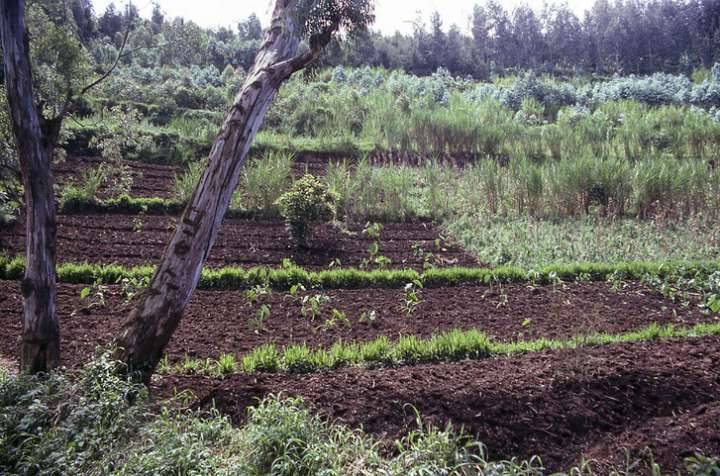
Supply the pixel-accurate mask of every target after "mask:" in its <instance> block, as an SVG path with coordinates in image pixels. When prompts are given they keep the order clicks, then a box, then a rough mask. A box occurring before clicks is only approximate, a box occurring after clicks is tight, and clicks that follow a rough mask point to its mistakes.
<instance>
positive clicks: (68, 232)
mask: <svg viewBox="0 0 720 476" xmlns="http://www.w3.org/2000/svg"><path fill="white" fill-rule="evenodd" d="M175 220H176V218H175V217H167V216H141V215H136V216H132V215H84V216H62V217H60V218H59V224H58V260H59V261H61V262H90V263H103V264H113V263H114V264H122V265H125V266H133V265H140V264H155V263H157V261H158V260H159V259H160V257H161V256H162V252H163V251H164V249H165V246H166V244H167V240H168V239H169V238H170V236H171V234H172V231H173V229H174V222H175ZM24 239H25V229H24V224H23V222H22V221H20V222H18V223H16V224H15V226H14V227H13V228H11V229H8V230H2V231H0V248H1V249H2V250H4V251H6V252H7V253H10V254H17V253H21V252H22V250H23V248H24ZM373 241H374V240H373V239H372V238H369V237H367V236H365V235H363V234H362V233H361V230H358V229H355V230H354V231H352V232H350V233H344V232H341V231H340V230H338V229H336V228H334V227H332V226H319V227H317V228H316V229H315V231H314V234H313V239H312V240H311V246H310V248H309V249H304V250H298V249H296V248H295V247H294V246H293V244H292V242H291V240H290V238H289V236H288V233H287V231H286V230H285V225H284V224H283V223H282V222H281V221H256V220H248V219H227V220H225V222H224V223H223V225H222V227H221V229H220V235H219V236H218V239H217V242H216V244H215V246H214V247H213V251H212V252H211V254H210V260H209V265H210V266H213V267H217V266H225V265H238V266H245V267H252V266H257V265H264V266H268V265H269V266H278V265H279V264H280V263H281V262H282V260H283V259H284V258H289V259H291V260H292V261H293V262H295V263H297V264H299V265H301V266H305V267H309V268H312V269H317V268H324V267H327V266H329V265H330V264H337V262H338V261H339V262H340V264H341V265H342V266H359V265H361V264H362V263H363V260H366V259H369V258H371V256H370V253H369V251H368V248H369V245H370V244H371V243H372V242H373ZM414 246H419V247H420V248H422V249H423V252H422V253H420V252H418V250H417V248H414ZM427 253H432V255H431V256H430V255H428V254H427ZM379 255H382V256H385V257H386V258H388V259H390V260H391V265H390V266H391V267H395V268H406V267H412V268H415V269H420V268H422V267H423V266H424V264H425V261H428V262H429V263H430V264H432V265H434V266H474V265H476V264H477V262H476V260H475V259H474V258H473V257H472V256H471V255H469V254H468V253H465V252H464V251H463V250H461V249H460V248H459V247H457V246H454V245H452V244H449V243H446V242H445V241H444V240H443V238H442V236H441V232H440V231H439V230H438V229H437V228H436V227H434V226H432V225H430V224H427V223H413V224H410V223H403V224H387V225H386V226H385V227H384V229H383V231H382V233H381V238H380V240H379Z"/></svg>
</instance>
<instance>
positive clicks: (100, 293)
mask: <svg viewBox="0 0 720 476" xmlns="http://www.w3.org/2000/svg"><path fill="white" fill-rule="evenodd" d="M107 292H108V287H107V286H105V285H104V284H102V279H100V278H98V279H96V280H95V283H94V284H93V285H92V286H88V287H86V288H83V289H82V290H81V291H80V300H81V301H82V302H83V303H84V304H85V305H84V306H83V307H82V308H81V309H79V311H80V312H82V313H84V314H89V313H90V312H91V311H92V310H93V309H102V308H104V307H105V306H106V305H107V300H106V299H105V295H106V294H107ZM76 313H77V310H76V311H73V313H72V315H75V314H76Z"/></svg>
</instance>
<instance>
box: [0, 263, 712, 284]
mask: <svg viewBox="0 0 720 476" xmlns="http://www.w3.org/2000/svg"><path fill="white" fill-rule="evenodd" d="M24 270H25V265H24V260H23V258H22V257H15V258H9V257H0V279H5V280H21V279H22V277H23V274H24ZM716 271H720V262H718V261H705V262H703V261H666V262H625V263H615V264H605V263H574V264H552V265H548V266H543V267H539V268H537V269H530V270H528V269H522V268H519V267H514V266H502V267H497V268H461V267H455V268H432V269H428V270H426V271H424V272H422V273H420V272H418V271H415V270H410V269H405V270H370V271H367V270H360V269H355V268H341V269H329V270H324V271H307V270H305V269H303V268H300V267H297V266H295V265H292V264H288V263H284V264H283V266H282V267H280V268H268V267H257V268H250V269H243V268H235V267H227V268H218V269H205V270H203V273H202V276H201V277H200V281H199V283H198V287H199V288H201V289H210V290H230V289H244V288H248V287H252V286H267V287H270V288H272V289H274V290H276V291H288V290H290V289H291V288H292V287H294V286H297V285H302V286H305V287H306V288H307V289H366V288H398V289H400V288H403V287H404V286H405V285H407V284H408V283H416V284H417V285H419V286H422V287H434V288H438V287H454V286H464V285H477V284H488V285H491V284H495V283H498V284H500V283H521V282H533V283H538V284H548V283H554V282H558V281H574V280H577V281H586V282H587V281H605V280H607V279H608V278H612V279H614V280H620V279H628V280H639V279H642V278H644V277H647V276H656V277H660V278H663V277H667V276H674V277H677V276H682V277H688V278H695V277H698V276H707V275H710V274H712V273H714V272H716ZM153 274H154V267H152V266H138V267H132V268H125V267H122V266H117V265H94V264H75V263H63V264H59V265H58V266H57V279H58V281H60V282H64V283H70V284H94V283H104V284H113V283H117V282H119V281H120V280H122V279H124V278H128V279H149V278H151V277H152V275H153Z"/></svg>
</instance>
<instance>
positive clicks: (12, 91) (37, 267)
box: [0, 0, 60, 373]
mask: <svg viewBox="0 0 720 476" xmlns="http://www.w3.org/2000/svg"><path fill="white" fill-rule="evenodd" d="M0 33H1V35H2V36H1V37H2V46H3V60H4V71H5V84H6V89H7V99H8V105H9V108H10V116H11V119H12V128H13V133H14V135H15V139H16V143H17V150H18V156H19V161H20V168H21V171H22V179H23V185H24V188H25V209H26V233H25V236H26V248H25V276H24V279H23V280H22V283H21V290H22V295H23V322H22V342H21V347H22V348H21V352H20V368H21V370H22V371H24V372H29V373H37V372H45V371H48V370H51V369H52V368H54V367H57V366H58V365H59V363H60V330H59V325H58V319H57V315H56V314H55V235H56V221H55V197H54V195H53V175H52V171H51V169H50V166H51V160H52V151H53V148H54V146H55V141H56V138H57V133H58V130H59V121H50V120H45V119H44V118H43V117H42V116H41V113H40V112H39V111H38V110H37V109H36V108H35V104H34V103H33V92H32V76H31V67H30V56H29V47H28V35H27V32H26V28H25V2H24V0H2V3H1V5H0Z"/></svg>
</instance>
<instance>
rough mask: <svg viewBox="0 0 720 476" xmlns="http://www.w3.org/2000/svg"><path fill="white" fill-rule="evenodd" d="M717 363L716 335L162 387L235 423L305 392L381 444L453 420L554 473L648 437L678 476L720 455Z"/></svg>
mask: <svg viewBox="0 0 720 476" xmlns="http://www.w3.org/2000/svg"><path fill="white" fill-rule="evenodd" d="M718 364H720V338H717V337H713V338H702V339H692V340H685V341H670V342H647V343H636V344H621V345H611V346H601V347H593V348H584V349H575V350H563V351H548V352H541V353H534V354H527V355H522V356H513V357H504V358H495V359H487V360H483V361H472V362H471V361H468V362H461V363H457V364H438V365H421V366H413V367H402V368H397V369H383V370H367V369H360V368H352V369H342V370H338V371H333V372H328V373H319V374H312V375H297V376H295V375H252V376H244V375H236V376H232V377H229V378H227V379H225V380H210V379H205V378H200V377H180V376H173V377H163V378H162V379H161V381H160V382H159V383H158V384H157V385H158V388H157V390H158V392H159V393H160V394H161V395H170V394H171V393H172V392H173V391H174V389H182V390H186V389H189V390H192V391H194V392H195V394H196V395H197V405H198V406H201V407H208V406H210V405H212V404H214V405H216V406H217V407H218V408H219V409H220V410H221V411H222V412H224V413H226V414H228V415H230V416H231V417H232V419H233V421H234V422H235V423H237V424H241V423H242V422H243V421H244V419H245V415H246V413H245V409H246V408H247V406H250V405H254V404H256V402H257V399H258V398H262V397H264V396H266V395H268V394H278V393H282V394H284V395H298V396H301V397H303V398H304V399H305V401H306V403H307V404H309V405H310V406H311V408H313V409H314V410H316V411H318V412H320V413H321V414H323V415H325V416H327V417H329V418H331V419H333V420H337V421H339V422H341V423H344V424H347V425H350V426H352V427H363V428H364V429H365V430H366V431H367V432H369V433H371V434H374V435H377V436H381V437H385V438H397V437H400V436H402V435H404V434H406V433H407V432H408V431H412V430H413V429H415V415H414V413H413V409H412V408H413V407H414V408H416V409H417V410H418V411H419V412H420V413H421V414H422V415H423V417H424V420H425V421H426V422H428V423H432V424H435V425H439V426H444V425H446V424H447V423H450V422H451V423H452V424H453V426H454V427H455V428H458V427H463V428H464V430H465V431H466V433H469V434H471V435H475V436H477V437H478V439H479V440H480V441H483V442H484V443H485V444H486V445H487V446H488V449H489V455H490V457H491V458H495V459H497V458H510V457H514V456H517V457H525V458H527V457H530V456H532V455H536V454H539V455H542V458H543V462H544V463H545V465H546V467H547V468H549V469H550V470H561V469H566V468H568V467H569V466H571V465H574V464H577V463H578V462H579V461H580V459H581V457H582V456H583V455H588V456H592V457H594V458H600V459H601V461H600V463H608V462H610V463H614V462H616V455H615V454H614V453H615V452H616V451H620V452H621V454H620V458H624V453H623V452H622V449H623V448H624V447H625V446H626V445H628V444H629V445H630V446H631V447H632V446H633V445H635V443H634V442H641V443H640V444H642V442H643V441H648V442H650V443H652V445H653V448H654V450H655V452H656V457H657V461H658V463H660V464H661V465H662V466H663V467H664V468H665V469H666V470H672V469H676V468H678V465H679V464H680V463H679V457H680V456H682V455H686V454H688V453H691V452H693V451H697V450H701V451H704V452H706V453H707V454H720V445H718V431H717V419H715V421H714V422H713V421H711V420H706V419H705V418H706V416H707V418H712V417H713V416H714V415H715V414H716V413H715V412H716V411H717V410H716V409H717V407H718V395H720V394H719V393H718V392H719V391H720V367H719V366H718ZM410 405H411V406H412V407H411V406H410ZM702 405H706V406H705V407H701V406H702ZM703 408H704V409H705V410H703ZM703 412H704V413H703ZM708 412H709V413H708ZM668 425H669V428H665V427H666V426H668ZM647 431H650V432H651V433H650V435H651V436H647V435H646V434H645V432H647ZM663 431H665V433H663ZM665 435H666V436H665ZM687 435H691V436H690V437H688V436H687ZM681 436H682V438H681ZM598 448H610V450H605V451H601V450H599V449H598ZM610 453H613V454H610ZM605 458H607V459H605ZM601 473H602V471H601V472H600V473H598V474H601Z"/></svg>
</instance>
